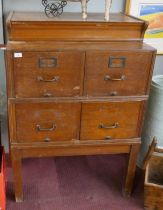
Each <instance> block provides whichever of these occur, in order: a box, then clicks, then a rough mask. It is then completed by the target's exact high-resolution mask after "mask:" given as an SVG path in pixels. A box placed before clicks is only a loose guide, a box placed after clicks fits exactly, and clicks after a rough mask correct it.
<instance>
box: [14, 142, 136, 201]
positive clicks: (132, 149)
mask: <svg viewBox="0 0 163 210" xmlns="http://www.w3.org/2000/svg"><path fill="white" fill-rule="evenodd" d="M65 147H66V150H65ZM139 148H140V139H134V140H131V141H128V142H124V141H122V142H118V141H117V143H113V142H108V143H107V144H102V145H98V144H80V143H78V144H76V145H71V146H70V145H67V146H66V145H64V146H63V145H60V146H59V145H58V146H53V145H47V146H46V147H45V146H41V145H40V147H36V146H35V145H33V147H31V146H28V145H24V146H23V145H20V144H18V145H17V144H11V160H12V168H13V174H14V187H15V200H16V202H21V201H23V187H22V183H23V182H22V173H21V172H22V170H21V166H22V163H21V162H22V159H23V158H31V157H55V156H79V155H104V154H129V156H128V166H127V171H126V178H125V182H124V186H123V187H122V192H123V196H127V197H128V196H130V194H131V192H132V187H133V181H134V176H135V170H136V160H137V156H138V152H139Z"/></svg>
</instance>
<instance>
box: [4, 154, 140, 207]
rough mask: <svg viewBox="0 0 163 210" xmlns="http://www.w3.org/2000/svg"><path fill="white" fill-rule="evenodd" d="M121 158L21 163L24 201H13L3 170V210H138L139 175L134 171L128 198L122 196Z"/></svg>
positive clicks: (9, 177) (9, 172) (10, 182)
mask: <svg viewBox="0 0 163 210" xmlns="http://www.w3.org/2000/svg"><path fill="white" fill-rule="evenodd" d="M126 158H127V157H126V156H125V155H104V156H83V157H81V156H79V157H57V158H37V159H25V160H23V183H24V184H23V192H24V202H22V203H16V202H15V201H14V191H13V178H12V169H11V168H7V180H8V182H7V210H142V209H143V175H142V173H140V171H137V174H136V179H135V184H134V191H133V194H132V196H131V197H130V198H124V197H123V196H122V193H121V191H122V184H123V181H124V177H125V170H126V166H127V164H126V163H127V161H126V160H127V159H126Z"/></svg>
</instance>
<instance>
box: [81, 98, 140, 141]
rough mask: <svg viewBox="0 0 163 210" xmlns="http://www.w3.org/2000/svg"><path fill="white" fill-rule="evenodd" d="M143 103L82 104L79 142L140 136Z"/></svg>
mask: <svg viewBox="0 0 163 210" xmlns="http://www.w3.org/2000/svg"><path fill="white" fill-rule="evenodd" d="M142 108H143V102H106V103H84V104H82V119H81V132H80V139H81V140H100V139H101V140H102V139H103V140H104V139H128V138H136V137H138V136H139V135H140V123H141V116H142V110H143V109H142Z"/></svg>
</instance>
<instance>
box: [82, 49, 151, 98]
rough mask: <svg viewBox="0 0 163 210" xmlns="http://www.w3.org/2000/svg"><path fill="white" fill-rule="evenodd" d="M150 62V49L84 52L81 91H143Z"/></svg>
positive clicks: (125, 93)
mask: <svg viewBox="0 0 163 210" xmlns="http://www.w3.org/2000/svg"><path fill="white" fill-rule="evenodd" d="M151 63H152V53H150V52H141V51H140V52H134V51H128V52H127V51H96V52H87V54H86V73H85V86H84V94H85V95H91V96H110V95H118V96H130V95H144V94H146V93H147V89H148V88H147V87H148V82H149V77H150V76H151V74H150V72H151Z"/></svg>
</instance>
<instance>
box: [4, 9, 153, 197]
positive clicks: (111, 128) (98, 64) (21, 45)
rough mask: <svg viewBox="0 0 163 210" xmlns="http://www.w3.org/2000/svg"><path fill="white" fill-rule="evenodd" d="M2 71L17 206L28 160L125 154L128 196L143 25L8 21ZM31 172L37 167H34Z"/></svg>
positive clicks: (146, 71) (140, 111)
mask: <svg viewBox="0 0 163 210" xmlns="http://www.w3.org/2000/svg"><path fill="white" fill-rule="evenodd" d="M7 27H8V42H7V50H6V65H7V66H6V67H7V68H6V69H7V87H8V112H9V114H8V116H9V135H10V151H11V157H12V167H13V172H14V182H15V197H16V201H21V200H22V194H23V190H22V176H21V160H22V159H23V158H28V157H47V156H48V157H49V156H73V155H96V154H119V153H125V154H129V160H128V168H127V172H126V179H125V183H124V187H123V192H124V195H130V193H131V191H132V185H133V180H134V174H135V167H136V159H137V154H138V151H139V146H140V143H141V138H140V136H141V127H142V124H143V118H144V112H145V105H146V101H147V99H148V92H149V86H150V81H151V76H152V69H153V64H154V59H155V50H154V49H153V48H151V47H150V46H148V45H146V44H144V43H143V35H144V32H145V29H146V27H147V24H146V22H144V21H142V20H139V19H137V18H133V17H130V16H126V15H123V14H116V15H115V14H113V15H111V19H110V22H105V21H103V15H102V14H92V15H90V16H89V18H88V19H87V20H86V21H83V20H82V18H81V17H80V14H70V13H67V14H66V13H64V14H63V15H62V16H61V17H60V18H56V19H55V18H54V19H48V18H47V17H45V15H44V14H43V13H31V12H27V13H24V12H23V13H21V12H14V13H11V14H10V15H9V17H8V20H7ZM36 167H37V166H36Z"/></svg>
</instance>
